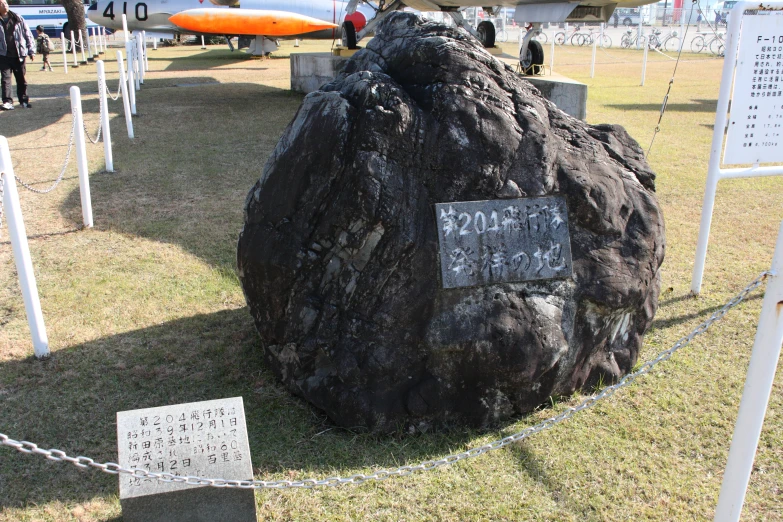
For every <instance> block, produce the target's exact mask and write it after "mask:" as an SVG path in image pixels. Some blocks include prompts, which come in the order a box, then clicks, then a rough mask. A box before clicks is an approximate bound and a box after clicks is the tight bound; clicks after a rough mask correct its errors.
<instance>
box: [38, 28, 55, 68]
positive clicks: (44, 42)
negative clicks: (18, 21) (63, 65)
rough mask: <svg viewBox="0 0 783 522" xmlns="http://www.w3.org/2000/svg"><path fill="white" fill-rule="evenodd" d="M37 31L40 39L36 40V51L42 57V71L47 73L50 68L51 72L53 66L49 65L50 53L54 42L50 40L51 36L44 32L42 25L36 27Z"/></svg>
mask: <svg viewBox="0 0 783 522" xmlns="http://www.w3.org/2000/svg"><path fill="white" fill-rule="evenodd" d="M35 31H36V32H37V33H38V37H37V38H36V39H35V43H36V51H37V52H38V54H40V55H41V61H43V65H42V66H41V70H42V71H45V70H46V68H47V67H48V68H49V71H51V70H52V64H51V63H49V51H50V50H51V49H52V41H51V40H50V39H49V35H48V34H46V33H45V32H44V28H43V26H42V25H39V26H38V27H36V28H35Z"/></svg>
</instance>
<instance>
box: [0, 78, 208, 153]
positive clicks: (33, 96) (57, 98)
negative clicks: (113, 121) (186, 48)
mask: <svg viewBox="0 0 783 522" xmlns="http://www.w3.org/2000/svg"><path fill="white" fill-rule="evenodd" d="M96 78H97V77H96ZM34 81H35V79H34V78H28V82H30V88H29V89H28V91H29V95H30V105H31V106H32V108H31V109H22V108H20V107H19V106H18V105H17V108H16V109H15V110H13V111H2V112H0V129H1V130H0V135H2V136H5V137H6V138H13V137H16V136H22V135H24V134H31V136H30V142H29V144H28V145H25V146H23V147H20V148H18V149H17V148H16V147H13V146H12V147H11V157H12V158H14V159H16V158H15V156H16V155H15V154H14V151H16V150H19V151H27V152H23V153H24V154H29V149H30V148H33V147H34V146H35V144H36V143H37V142H40V141H41V140H42V139H43V138H44V137H47V136H48V134H49V133H50V132H52V131H50V130H49V129H47V127H48V126H50V125H52V124H55V123H58V122H63V121H66V120H67V122H68V123H70V121H71V100H70V90H69V89H70V87H71V86H72V85H74V86H76V87H79V91H80V92H81V95H82V111H83V113H84V115H85V122H86V120H88V119H89V120H94V121H95V123H96V124H97V122H98V119H99V116H98V115H99V114H100V111H99V109H98V99H97V94H98V82H97V79H96V81H83V82H75V83H70V84H68V85H65V84H53V85H35V84H34V83H33V82H34ZM106 83H108V84H109V91H110V92H111V93H112V94H113V95H115V96H116V94H117V89H118V86H119V80H116V79H114V80H112V79H109V80H107V82H106ZM211 84H219V82H218V80H216V79H215V78H211V77H206V76H180V77H176V78H158V79H151V78H148V79H146V80H145V82H144V86H143V87H142V91H139V92H138V93H137V98H138V102H137V103H138V105H139V107H140V108H143V105H144V91H145V90H146V91H149V90H154V89H161V88H170V87H192V86H201V85H211ZM88 96H95V98H94V99H92V100H85V99H84V98H85V97H88ZM15 103H16V102H15ZM109 110H110V111H111V112H113V113H117V112H119V113H122V110H123V109H122V99H119V100H117V101H111V100H110V101H109ZM90 113H94V117H92V116H91V115H90ZM124 127H125V123H124V120H123V121H122V122H118V123H117V125H116V127H115V126H114V125H112V128H113V130H115V133H116V132H117V131H119V130H120V129H122V130H124ZM60 132H61V134H62V137H61V139H60V140H59V141H60V142H61V145H52V146H49V147H47V148H46V150H47V151H48V152H47V154H52V155H53V156H55V155H57V154H58V153H57V152H56V150H57V148H58V147H60V148H62V158H63V159H65V150H66V146H67V145H68V134H69V132H70V129H66V128H65V127H63V130H62V131H60ZM90 132H91V133H92V132H94V130H93V129H90ZM42 133H43V134H42ZM47 139H49V138H48V137H47ZM35 148H36V149H38V147H35ZM58 161H59V160H58Z"/></svg>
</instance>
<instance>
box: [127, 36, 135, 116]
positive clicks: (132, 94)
mask: <svg viewBox="0 0 783 522" xmlns="http://www.w3.org/2000/svg"><path fill="white" fill-rule="evenodd" d="M125 55H126V56H127V57H128V93H127V94H128V95H129V96H130V99H129V101H130V109H131V114H133V115H134V116H136V82H135V81H134V79H133V44H132V43H131V42H129V41H128V42H125Z"/></svg>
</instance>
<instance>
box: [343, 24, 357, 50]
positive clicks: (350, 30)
mask: <svg viewBox="0 0 783 522" xmlns="http://www.w3.org/2000/svg"><path fill="white" fill-rule="evenodd" d="M342 43H343V47H347V48H348V49H356V27H354V25H353V22H347V21H346V22H343V29H342Z"/></svg>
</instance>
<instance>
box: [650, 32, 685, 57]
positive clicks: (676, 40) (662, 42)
mask: <svg viewBox="0 0 783 522" xmlns="http://www.w3.org/2000/svg"><path fill="white" fill-rule="evenodd" d="M660 35H661V31H660V30H657V32H656V35H655V36H656V40H657V41H658V45H657V46H656V49H661V48H663V49H664V50H666V51H669V52H674V51H676V50H678V49H679V48H680V37H679V36H678V35H677V31H669V34H667V35H666V36H664V37H663V39H661V38H660Z"/></svg>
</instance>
